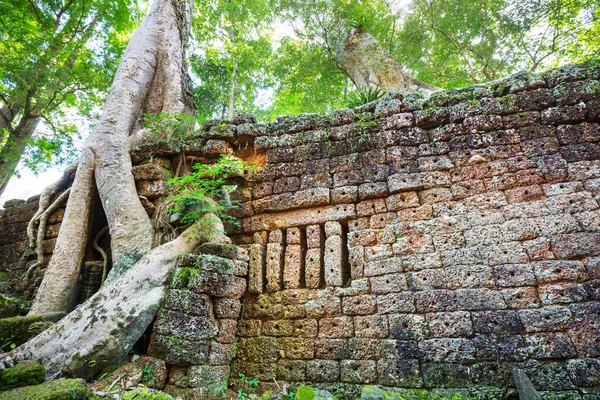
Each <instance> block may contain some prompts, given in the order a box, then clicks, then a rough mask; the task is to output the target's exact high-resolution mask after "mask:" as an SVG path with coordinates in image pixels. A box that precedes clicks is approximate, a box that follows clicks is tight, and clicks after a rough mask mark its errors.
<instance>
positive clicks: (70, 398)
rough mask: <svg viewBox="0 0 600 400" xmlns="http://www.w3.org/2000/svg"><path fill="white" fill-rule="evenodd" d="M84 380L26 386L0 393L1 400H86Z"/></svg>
mask: <svg viewBox="0 0 600 400" xmlns="http://www.w3.org/2000/svg"><path fill="white" fill-rule="evenodd" d="M87 398H88V395H87V390H86V386H85V381H84V380H83V379H57V380H55V381H50V382H46V383H42V384H41V385H33V386H25V387H21V388H18V389H12V390H9V391H7V392H2V393H0V400H85V399H87Z"/></svg>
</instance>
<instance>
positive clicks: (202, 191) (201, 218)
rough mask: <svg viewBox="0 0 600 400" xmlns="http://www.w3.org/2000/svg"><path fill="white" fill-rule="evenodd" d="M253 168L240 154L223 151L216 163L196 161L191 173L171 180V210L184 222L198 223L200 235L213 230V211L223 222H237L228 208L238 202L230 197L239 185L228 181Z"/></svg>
mask: <svg viewBox="0 0 600 400" xmlns="http://www.w3.org/2000/svg"><path fill="white" fill-rule="evenodd" d="M254 169H255V168H254V167H252V166H250V165H248V164H247V163H246V162H245V161H243V160H241V159H240V158H237V157H233V156H228V155H221V158H220V159H219V161H218V162H216V163H213V164H195V165H194V166H193V167H192V172H191V174H189V175H185V176H180V177H175V178H172V179H170V180H169V181H168V185H169V187H170V189H171V190H172V193H173V194H172V195H171V196H170V197H169V199H168V201H169V202H170V204H171V207H170V208H169V210H168V211H169V212H170V213H171V214H178V216H179V218H180V220H181V222H182V223H184V224H192V223H196V222H197V223H199V225H200V229H199V234H200V235H210V234H211V233H213V232H211V229H213V228H212V227H213V226H214V224H213V222H214V221H211V220H210V218H209V217H207V215H210V214H213V215H216V216H217V217H219V218H220V219H221V220H222V221H223V222H230V223H232V224H234V225H238V224H239V222H238V221H237V219H235V218H233V217H232V216H231V215H229V211H230V210H231V209H234V208H236V207H237V206H238V204H237V202H236V201H232V200H230V197H229V194H230V193H231V192H233V191H234V190H235V189H236V186H235V185H228V184H227V180H228V179H229V178H231V177H235V176H240V175H243V174H245V173H248V172H251V171H253V170H254ZM219 233H224V232H219Z"/></svg>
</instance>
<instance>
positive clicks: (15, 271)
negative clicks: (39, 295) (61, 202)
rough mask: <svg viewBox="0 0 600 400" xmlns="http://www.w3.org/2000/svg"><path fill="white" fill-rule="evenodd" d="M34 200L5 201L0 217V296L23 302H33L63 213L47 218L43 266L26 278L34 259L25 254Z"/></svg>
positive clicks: (57, 212) (30, 253)
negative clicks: (7, 296) (13, 297)
mask: <svg viewBox="0 0 600 400" xmlns="http://www.w3.org/2000/svg"><path fill="white" fill-rule="evenodd" d="M38 200H39V196H34V197H32V198H30V199H28V200H9V201H7V202H6V203H4V210H3V211H2V214H1V215H0V293H5V294H9V295H11V296H15V297H19V298H21V299H22V300H24V301H25V302H26V303H28V302H29V301H30V300H32V299H33V296H34V295H35V290H36V289H37V287H38V286H39V284H40V282H41V277H42V276H43V272H42V271H43V268H45V266H46V265H47V264H48V261H49V260H50V256H51V255H52V250H53V249H54V244H55V242H56V237H57V236H58V230H59V228H60V222H61V221H62V217H63V215H64V211H65V210H64V207H63V208H58V209H57V210H56V211H55V212H54V213H53V214H52V215H51V216H50V217H49V218H48V225H47V231H46V236H45V240H44V257H45V260H44V264H43V266H42V268H39V269H37V270H36V271H35V272H33V273H31V274H30V279H27V277H26V276H27V270H28V266H29V265H31V264H32V263H33V262H34V260H35V259H36V254H35V251H27V249H28V247H29V240H28V237H27V224H28V223H29V221H30V220H31V218H32V217H33V215H34V214H35V212H36V211H37V209H38Z"/></svg>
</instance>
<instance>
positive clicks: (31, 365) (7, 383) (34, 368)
mask: <svg viewBox="0 0 600 400" xmlns="http://www.w3.org/2000/svg"><path fill="white" fill-rule="evenodd" d="M45 378H46V371H45V370H44V367H43V366H42V364H40V363H37V362H35V361H23V362H20V363H18V364H17V365H15V366H14V367H12V368H7V369H5V370H4V371H2V372H0V390H7V389H13V388H17V387H21V386H30V385H38V384H40V383H43V382H44V379H45Z"/></svg>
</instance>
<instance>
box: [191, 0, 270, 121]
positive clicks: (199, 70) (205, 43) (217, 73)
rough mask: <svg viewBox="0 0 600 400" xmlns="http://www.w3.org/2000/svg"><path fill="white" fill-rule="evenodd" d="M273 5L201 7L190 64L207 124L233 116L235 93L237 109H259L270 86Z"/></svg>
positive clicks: (255, 1) (239, 2) (248, 2)
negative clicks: (229, 109) (229, 110)
mask: <svg viewBox="0 0 600 400" xmlns="http://www.w3.org/2000/svg"><path fill="white" fill-rule="evenodd" d="M273 10H274V7H273V0H208V1H202V2H196V11H195V14H194V20H193V27H194V34H195V39H196V43H197V47H196V48H195V49H194V54H193V55H192V56H191V62H190V65H191V67H192V73H193V74H194V75H195V78H196V79H195V81H196V82H197V83H198V85H197V87H196V88H195V89H194V96H195V99H196V103H197V104H198V110H199V114H200V118H201V119H208V118H221V119H224V118H226V117H227V114H226V112H227V109H228V107H229V103H230V93H231V90H232V88H233V86H234V85H235V92H234V96H233V100H234V104H233V105H234V106H235V108H236V109H237V108H240V109H242V110H244V111H247V112H252V111H254V110H256V109H257V107H258V105H257V104H256V102H257V101H258V97H259V94H260V91H261V90H264V89H266V88H267V87H269V85H270V74H269V73H268V71H267V69H266V68H267V66H268V65H269V60H270V58H271V56H272V52H273V46H272V40H271V36H272V27H271V22H272V21H273V20H274V18H275V14H274V12H273Z"/></svg>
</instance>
